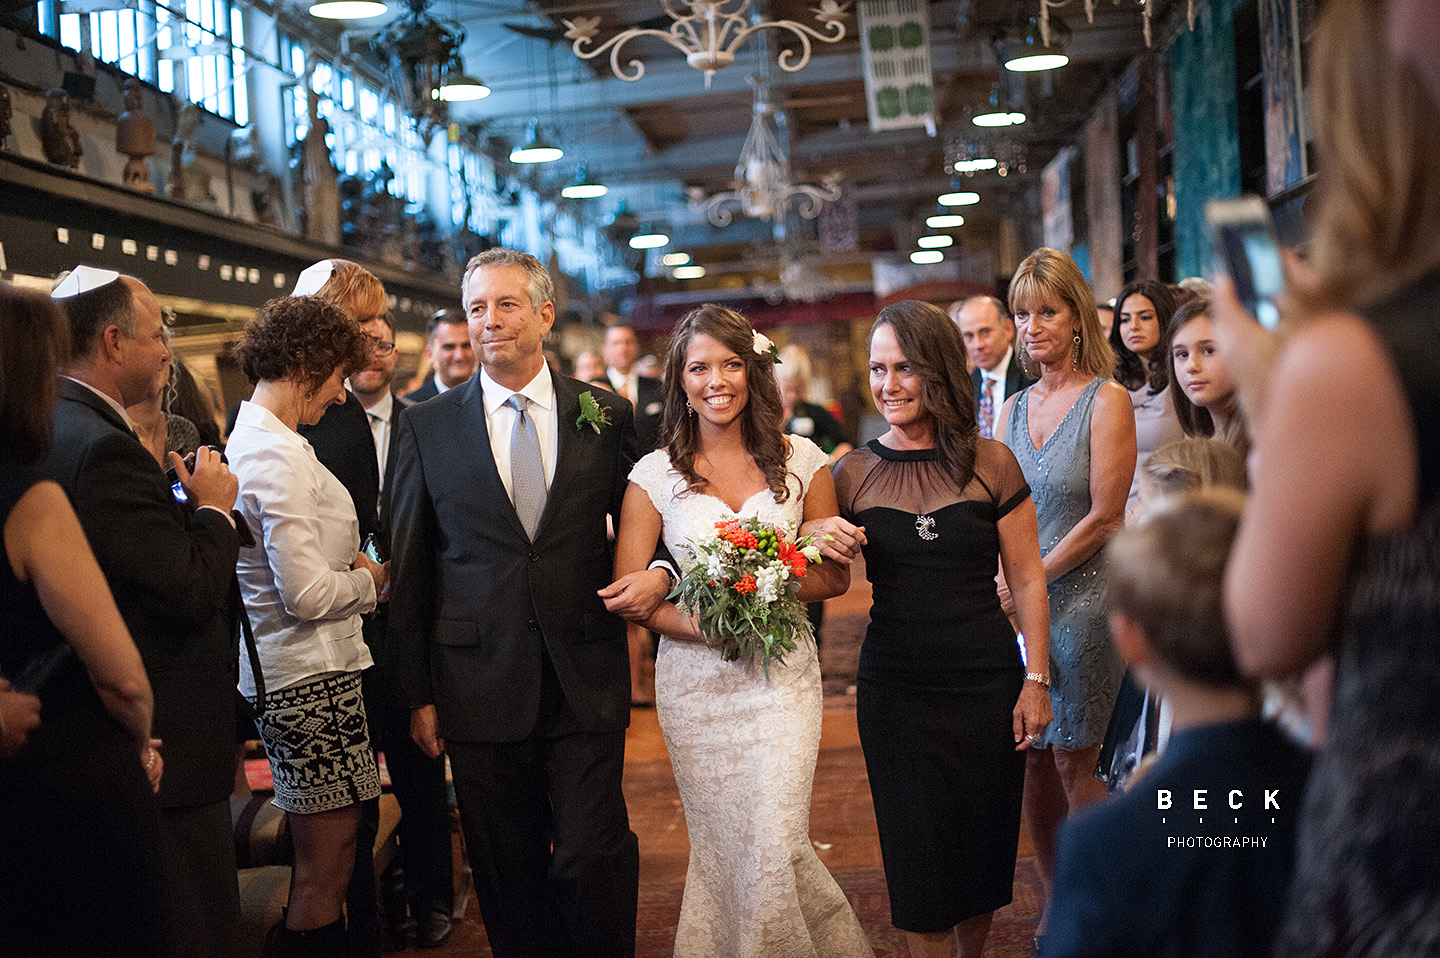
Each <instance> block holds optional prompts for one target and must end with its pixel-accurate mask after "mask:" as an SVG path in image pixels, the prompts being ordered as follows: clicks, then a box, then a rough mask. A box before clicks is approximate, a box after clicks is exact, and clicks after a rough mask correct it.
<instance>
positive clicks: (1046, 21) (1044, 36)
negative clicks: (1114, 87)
mask: <svg viewBox="0 0 1440 958" xmlns="http://www.w3.org/2000/svg"><path fill="white" fill-rule="evenodd" d="M1070 2H1071V0H1040V40H1041V44H1042V45H1043V46H1047V47H1048V46H1049V45H1050V10H1051V8H1052V7H1053V8H1055V9H1057V10H1058V9H1059V8H1061V7H1064V6H1068V5H1069V4H1070ZM1112 2H1113V3H1116V4H1118V3H1120V0H1112ZM1135 2H1136V3H1138V4H1139V5H1140V16H1141V19H1142V20H1143V21H1144V30H1145V45H1146V46H1147V47H1148V46H1150V14H1151V13H1153V12H1154V9H1155V4H1154V2H1153V0H1148V2H1147V0H1135ZM1185 16H1186V19H1187V20H1188V21H1189V23H1190V29H1191V30H1194V29H1195V0H1186V3H1185ZM1085 19H1086V20H1087V21H1088V22H1090V23H1094V22H1095V0H1085Z"/></svg>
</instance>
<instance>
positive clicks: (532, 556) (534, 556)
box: [530, 552, 540, 562]
mask: <svg viewBox="0 0 1440 958" xmlns="http://www.w3.org/2000/svg"><path fill="white" fill-rule="evenodd" d="M530 561H531V562H539V561H540V553H538V552H532V553H530Z"/></svg>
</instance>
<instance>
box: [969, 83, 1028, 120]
mask: <svg viewBox="0 0 1440 958" xmlns="http://www.w3.org/2000/svg"><path fill="white" fill-rule="evenodd" d="M1000 88H1001V84H999V83H996V84H994V85H993V86H991V87H990V108H989V109H988V110H985V111H984V112H982V113H977V114H975V115H974V116H972V117H971V118H970V122H971V123H973V124H975V125H976V126H1019V125H1020V124H1021V123H1024V122H1025V114H1023V113H1021V112H1019V111H1017V110H1012V109H1010V105H1009V103H1007V102H1006V99H1007V98H1006V97H1005V96H1004V95H1003V93H1002V92H1001V89H1000Z"/></svg>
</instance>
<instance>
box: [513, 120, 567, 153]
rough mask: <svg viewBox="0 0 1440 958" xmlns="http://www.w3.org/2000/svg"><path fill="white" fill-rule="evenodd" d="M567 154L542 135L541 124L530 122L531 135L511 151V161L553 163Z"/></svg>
mask: <svg viewBox="0 0 1440 958" xmlns="http://www.w3.org/2000/svg"><path fill="white" fill-rule="evenodd" d="M564 155H565V151H564V150H562V149H560V148H559V147H558V146H555V145H554V144H553V143H550V142H549V141H548V140H546V139H544V138H543V137H541V136H540V124H539V123H538V122H537V121H534V120H532V121H531V122H530V136H529V139H528V140H526V142H525V145H524V146H517V147H515V149H513V150H511V151H510V162H511V163H553V162H555V161H556V160H558V159H560V157H562V156H564Z"/></svg>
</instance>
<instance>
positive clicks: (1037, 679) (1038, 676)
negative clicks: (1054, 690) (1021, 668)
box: [1025, 672, 1050, 689]
mask: <svg viewBox="0 0 1440 958" xmlns="http://www.w3.org/2000/svg"><path fill="white" fill-rule="evenodd" d="M1025 681H1027V682H1034V683H1035V684H1037V685H1043V686H1045V687H1046V688H1047V689H1048V688H1049V687H1050V676H1048V675H1045V674H1044V673H1042V672H1026V673H1025Z"/></svg>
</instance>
